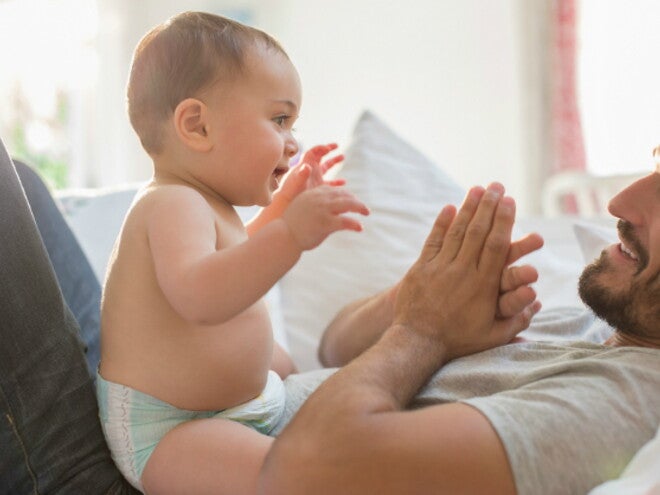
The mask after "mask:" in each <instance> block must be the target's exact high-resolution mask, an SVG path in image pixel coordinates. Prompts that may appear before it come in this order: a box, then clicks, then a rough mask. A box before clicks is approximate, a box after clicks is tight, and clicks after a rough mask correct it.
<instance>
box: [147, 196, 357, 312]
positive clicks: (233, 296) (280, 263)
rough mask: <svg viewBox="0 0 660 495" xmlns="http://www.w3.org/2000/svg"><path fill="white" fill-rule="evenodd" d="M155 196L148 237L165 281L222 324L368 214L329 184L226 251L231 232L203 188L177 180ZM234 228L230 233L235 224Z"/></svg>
mask: <svg viewBox="0 0 660 495" xmlns="http://www.w3.org/2000/svg"><path fill="white" fill-rule="evenodd" d="M150 196H151V198H150V201H151V202H152V205H151V207H150V208H149V214H148V215H147V219H146V223H147V242H148V243H149V247H150V249H151V253H152V256H153V262H154V268H155V272H156V277H157V280H158V284H159V286H160V289H161V290H162V291H163V293H164V295H165V297H166V299H167V300H168V302H169V303H170V304H171V305H172V307H173V308H174V310H175V311H176V312H177V313H178V314H179V315H180V316H181V317H182V318H184V319H186V320H188V321H192V322H195V323H197V324H218V323H222V322H225V321H227V320H229V319H231V318H233V317H234V316H236V315H238V314H239V313H241V312H243V311H244V310H246V309H247V308H248V307H250V306H251V305H252V304H254V303H255V302H257V301H258V300H259V299H260V298H261V297H262V296H263V295H264V294H265V293H266V292H267V291H268V290H269V289H270V288H271V287H272V286H273V284H275V282H277V280H279V279H280V278H281V277H282V276H283V275H284V274H285V273H286V272H287V271H288V270H289V269H290V268H291V267H292V266H293V265H294V264H295V263H296V261H297V260H298V258H299V257H300V254H301V253H302V251H303V250H305V249H311V248H313V247H315V246H316V245H318V244H319V243H320V242H322V241H323V239H325V238H326V237H327V236H328V235H330V234H331V233H332V232H335V231H338V230H360V229H361V227H360V224H359V223H358V222H357V221H356V220H354V219H351V218H348V217H346V216H345V214H346V213H349V212H354V213H361V214H367V213H368V210H367V208H366V206H364V204H362V203H361V202H360V201H358V200H357V199H356V198H355V197H354V196H353V195H352V194H350V193H348V192H347V191H345V190H343V188H336V187H330V186H321V187H318V188H315V189H313V190H310V191H307V192H306V193H303V194H301V195H300V196H299V197H298V198H296V200H295V201H294V203H295V205H294V204H293V203H292V205H291V207H290V208H288V209H287V212H286V214H285V215H284V216H283V217H282V218H280V219H276V220H274V221H272V222H270V223H269V224H268V225H266V226H265V227H263V228H262V229H261V230H260V231H259V232H257V233H256V234H255V235H253V236H252V237H250V238H249V239H247V240H245V241H244V242H241V243H239V244H236V245H231V246H229V247H224V248H220V249H218V247H217V244H218V239H220V240H222V238H223V235H227V232H224V233H223V231H222V226H220V229H221V230H220V232H216V218H215V214H214V212H213V210H212V209H211V208H210V206H209V205H208V203H207V202H206V200H205V199H204V198H203V197H202V196H201V195H200V194H199V193H197V192H196V191H194V190H192V189H189V188H186V187H178V186H172V187H167V188H161V189H160V190H157V191H154V192H152V193H151V194H150ZM236 221H237V222H238V221H239V220H238V218H236ZM226 227H227V231H228V232H229V231H230V230H229V229H230V228H231V227H230V226H229V224H227V226H226ZM237 228H240V225H239V227H237Z"/></svg>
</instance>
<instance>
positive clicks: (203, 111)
mask: <svg viewBox="0 0 660 495" xmlns="http://www.w3.org/2000/svg"><path fill="white" fill-rule="evenodd" d="M173 120H174V130H175V131H176V135H177V136H178V138H179V139H180V140H181V142H182V143H183V144H184V145H185V146H188V147H189V148H192V149H193V150H195V151H201V152H204V151H209V150H210V149H211V148H212V147H213V142H212V141H211V139H210V138H209V133H208V131H209V128H208V126H209V122H208V108H207V107H206V105H205V104H204V103H203V102H201V101H199V100H198V99H196V98H186V99H185V100H183V101H181V102H179V104H178V105H177V106H176V108H175V109H174V119H173Z"/></svg>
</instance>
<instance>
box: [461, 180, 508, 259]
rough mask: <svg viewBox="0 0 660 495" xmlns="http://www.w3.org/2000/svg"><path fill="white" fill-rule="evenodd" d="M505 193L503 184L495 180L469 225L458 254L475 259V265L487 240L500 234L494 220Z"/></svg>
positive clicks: (464, 257)
mask: <svg viewBox="0 0 660 495" xmlns="http://www.w3.org/2000/svg"><path fill="white" fill-rule="evenodd" d="M503 194H504V186H502V184H499V183H497V182H495V183H492V184H490V185H489V186H488V188H487V189H486V192H485V193H484V195H483V196H482V198H481V201H480V202H479V207H478V208H477V211H476V212H475V214H474V216H473V217H472V219H471V220H470V223H469V224H468V226H467V229H466V231H465V238H464V241H463V244H462V245H461V248H460V252H459V254H458V256H459V257H462V258H463V259H465V260H474V264H475V265H476V264H478V263H479V258H480V255H481V252H482V250H483V248H484V246H485V244H486V240H487V239H491V238H492V237H493V235H498V230H497V229H496V227H497V226H494V222H495V220H496V214H497V213H498V211H499V202H500V199H501V198H502V195H503ZM501 223H502V222H501V221H500V224H501ZM507 248H508V245H507Z"/></svg>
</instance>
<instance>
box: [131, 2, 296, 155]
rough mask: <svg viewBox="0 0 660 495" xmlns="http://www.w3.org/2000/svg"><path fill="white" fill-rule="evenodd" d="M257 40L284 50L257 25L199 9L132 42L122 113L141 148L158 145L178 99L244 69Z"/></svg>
mask: <svg viewBox="0 0 660 495" xmlns="http://www.w3.org/2000/svg"><path fill="white" fill-rule="evenodd" d="M257 45H261V46H264V47H267V48H273V49H275V50H276V51H278V52H281V53H282V54H283V55H284V56H287V55H286V52H285V51H284V49H283V48H282V47H281V46H280V44H279V43H278V42H277V41H276V40H275V39H274V38H272V37H271V36H269V35H268V34H266V33H264V32H263V31H260V30H258V29H255V28H253V27H250V26H245V25H243V24H240V23H238V22H235V21H232V20H231V19H226V18H224V17H221V16H217V15H213V14H208V13H204V12H184V13H182V14H178V15H176V16H174V17H172V18H170V19H169V20H167V21H166V22H164V23H163V24H160V25H158V26H156V27H155V28H153V29H152V30H151V31H149V32H148V33H147V34H146V35H145V36H144V37H143V38H142V39H141V40H140V42H139V43H138V45H137V47H136V48H135V52H134V53H133V62H132V64H131V73H130V76H129V79H128V86H127V104H128V116H129V118H130V121H131V125H132V126H133V129H135V132H136V133H137V135H138V137H139V138H140V141H141V142H142V146H143V147H144V149H145V150H146V151H147V153H149V154H150V155H153V154H158V153H160V152H161V151H162V150H163V146H164V142H163V140H164V137H163V131H164V129H163V124H164V122H165V121H166V119H167V118H168V117H169V116H170V115H171V114H172V112H174V109H175V108H176V106H177V105H178V104H179V103H180V102H181V101H183V100H185V99H186V98H191V97H195V96H197V95H198V93H199V92H200V91H202V90H204V89H206V88H207V87H209V86H211V85H213V84H214V83H215V82H216V81H219V80H222V81H228V82H231V81H232V80H233V79H234V78H236V77H237V76H238V75H241V74H242V73H244V70H245V59H246V56H247V53H248V51H249V50H250V49H251V48H253V47H255V46H257ZM287 58H288V57H287Z"/></svg>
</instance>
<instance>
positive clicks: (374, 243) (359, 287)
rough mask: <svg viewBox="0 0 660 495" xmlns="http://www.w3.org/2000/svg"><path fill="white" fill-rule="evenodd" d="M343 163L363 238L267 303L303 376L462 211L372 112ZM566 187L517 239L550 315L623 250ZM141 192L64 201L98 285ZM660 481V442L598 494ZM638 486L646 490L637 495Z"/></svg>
mask: <svg viewBox="0 0 660 495" xmlns="http://www.w3.org/2000/svg"><path fill="white" fill-rule="evenodd" d="M345 155H346V159H345V161H344V164H343V166H342V168H341V170H338V171H337V173H338V174H339V175H340V176H341V177H343V178H345V179H346V181H347V186H348V187H349V188H350V189H351V190H352V191H353V192H354V193H355V194H356V195H357V196H358V197H359V198H360V199H361V200H363V201H364V202H365V203H366V204H367V205H368V206H369V208H370V209H371V215H370V216H369V217H368V218H365V219H364V220H363V224H364V231H363V232H362V233H360V234H356V233H354V232H340V233H337V234H333V235H332V236H331V237H329V238H328V239H327V240H326V241H325V242H324V243H323V244H322V245H321V246H319V247H318V248H317V249H315V250H313V251H309V252H306V253H304V255H303V256H302V258H301V260H300V262H299V263H298V264H297V265H296V266H295V267H294V268H293V269H292V270H291V271H290V272H289V273H288V274H287V275H286V276H285V277H284V278H283V279H282V280H281V281H280V282H279V283H278V284H276V285H275V286H274V287H273V289H272V290H271V291H270V292H269V293H268V294H267V296H266V301H267V304H268V306H269V310H270V313H271V317H272V320H273V327H274V332H275V336H276V339H277V340H278V341H279V342H280V343H281V344H282V345H283V346H284V347H285V348H286V349H288V350H289V351H290V353H291V355H292V357H293V359H294V361H295V362H296V364H297V366H298V367H299V369H300V370H302V371H305V370H312V369H315V368H318V367H320V364H319V362H318V360H317V357H316V349H317V345H318V342H319V339H320V337H321V334H322V332H323V329H324V328H325V326H326V325H327V323H328V322H329V321H330V319H331V318H332V317H333V316H334V314H335V313H336V311H337V310H338V309H340V308H341V307H342V306H343V305H344V304H346V303H348V302H350V301H352V300H354V299H357V298H359V297H363V296H367V295H370V294H373V293H375V292H377V291H379V290H381V289H383V288H385V287H388V286H389V285H391V284H393V283H395V282H396V281H397V280H399V279H400V278H401V276H402V275H403V274H404V273H405V271H406V269H407V268H408V267H409V266H410V264H411V263H412V262H413V261H414V260H415V258H416V256H417V254H418V253H419V249H420V247H421V245H422V243H423V241H424V239H425V237H426V235H427V233H428V231H429V229H430V227H431V225H432V223H433V220H434V219H435V216H436V214H437V212H438V211H439V210H440V208H441V207H442V206H443V205H445V204H446V203H454V204H458V203H459V202H460V201H461V200H462V197H463V194H464V190H463V188H462V187H460V186H459V185H458V184H457V183H456V182H455V181H454V180H453V179H452V178H451V176H450V173H451V171H450V168H448V167H447V168H444V169H443V168H442V167H440V166H438V165H437V164H435V163H432V162H431V161H430V160H428V159H427V158H426V157H425V156H424V155H422V154H421V153H420V152H419V151H417V150H416V149H415V148H414V147H413V146H411V145H410V144H409V143H407V142H405V141H404V140H403V139H401V138H400V137H399V136H398V135H397V134H396V133H395V132H393V131H392V130H391V129H390V128H388V127H387V125H386V124H385V123H383V122H382V121H381V120H380V119H379V118H378V117H377V116H376V115H374V114H373V113H372V112H369V111H365V112H364V113H363V114H362V115H361V116H360V117H359V118H358V120H357V123H356V125H355V128H354V132H353V135H352V139H351V142H350V143H349V145H348V147H347V148H346V150H345ZM620 179H621V178H620ZM624 179H632V177H630V178H627V177H626V178H624ZM623 182H624V181H622V180H620V181H619V184H621V183H623ZM569 184H570V180H569V179H568V178H566V177H565V178H562V180H561V182H556V183H551V184H550V185H549V186H548V187H546V190H545V191H544V198H545V199H544V201H545V203H546V205H548V206H547V208H550V209H552V208H554V209H552V211H549V213H550V215H548V216H539V217H528V218H520V219H518V221H517V223H516V227H515V231H516V235H521V234H522V233H525V232H529V231H537V232H539V233H541V234H542V235H543V236H544V238H545V240H546V245H545V247H544V248H543V249H542V250H541V251H539V252H537V253H534V254H532V255H530V256H528V257H527V259H525V260H524V261H525V262H528V263H532V264H534V265H535V266H536V267H537V268H538V270H539V272H540V279H539V281H538V283H537V284H536V290H537V292H538V294H539V298H540V299H541V301H542V302H543V305H544V308H553V307H565V306H569V307H575V308H578V309H579V310H583V309H584V307H583V305H582V302H581V301H580V299H579V297H578V295H577V284H576V282H577V277H578V275H579V273H580V272H581V271H582V268H583V267H584V264H585V262H586V261H589V260H592V259H594V258H595V256H596V255H597V254H598V253H599V252H600V250H601V249H602V248H603V247H604V246H605V245H607V244H610V243H612V242H616V234H615V229H614V225H615V221H614V219H612V218H607V217H603V216H598V215H594V213H598V212H601V211H602V209H601V210H598V209H595V210H593V211H589V215H588V216H583V217H569V216H561V215H558V214H559V213H561V212H559V211H558V210H557V209H556V207H555V206H556V204H557V202H558V198H560V197H561V196H562V195H564V194H566V193H567V192H574V190H572V189H571V188H570V187H568V185H569ZM574 184H576V187H577V186H579V187H580V188H582V189H584V188H585V187H588V186H589V187H590V185H591V183H590V182H589V181H587V180H585V178H584V177H582V176H581V177H580V178H579V180H574ZM137 186H138V185H136V184H132V185H127V186H124V187H121V188H115V189H106V190H93V191H90V190H86V191H65V192H62V193H59V194H58V196H59V200H60V202H61V204H62V206H63V209H64V212H65V215H66V217H67V219H68V220H69V222H70V224H71V226H72V228H73V230H74V232H75V233H76V235H77V236H78V238H79V240H80V242H81V244H82V247H83V249H84V251H85V252H86V253H87V255H88V257H89V259H90V261H91V263H92V265H93V267H94V270H95V272H96V273H97V275H98V276H99V278H100V279H101V280H102V279H103V273H104V270H105V264H106V262H107V259H108V256H109V253H110V250H111V248H112V244H113V242H114V238H115V236H116V234H117V232H118V231H119V228H120V226H121V222H122V219H123V216H124V214H125V212H126V210H127V208H128V206H129V205H130V201H131V199H132V197H133V194H134V192H135V189H136V187H137ZM582 189H581V190H582ZM588 197H589V198H591V197H592V196H591V195H589V196H588ZM240 213H241V215H242V216H243V217H244V218H246V219H247V218H249V217H250V216H251V215H252V214H253V213H254V210H253V209H249V208H248V209H242V210H241V211H240ZM534 337H538V335H534ZM549 337H552V336H549ZM569 337H571V338H572V337H576V336H569ZM658 473H660V437H658V436H656V438H655V440H654V441H652V442H650V443H649V444H648V445H647V447H645V449H642V451H640V453H639V454H638V456H637V457H636V458H635V459H634V460H633V462H632V463H631V465H630V466H629V468H628V469H627V470H626V471H625V472H624V473H623V475H622V477H621V478H620V479H619V480H615V481H613V482H611V483H609V484H606V485H602V486H601V487H599V488H597V489H595V490H594V491H593V492H592V493H593V494H594V495H607V494H613V493H640V494H642V493H645V494H650V493H660V474H658ZM640 480H641V481H640ZM631 482H632V483H638V486H639V487H641V488H642V489H643V490H646V491H633V489H632V488H630V486H631V485H630V484H629V483H631ZM626 483H628V484H626ZM639 483H641V484H639ZM653 490H655V491H653Z"/></svg>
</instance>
